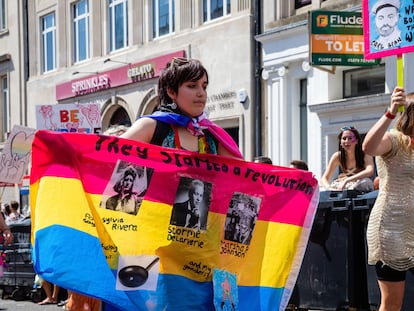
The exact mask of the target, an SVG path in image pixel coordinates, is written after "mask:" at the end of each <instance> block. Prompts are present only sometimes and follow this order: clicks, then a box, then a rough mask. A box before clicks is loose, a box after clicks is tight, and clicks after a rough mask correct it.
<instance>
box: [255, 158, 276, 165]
mask: <svg viewBox="0 0 414 311" xmlns="http://www.w3.org/2000/svg"><path fill="white" fill-rule="evenodd" d="M254 162H255V163H266V164H273V162H272V159H271V158H269V157H266V156H258V157H255V158H254Z"/></svg>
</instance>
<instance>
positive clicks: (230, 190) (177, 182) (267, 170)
mask: <svg viewBox="0 0 414 311" xmlns="http://www.w3.org/2000/svg"><path fill="white" fill-rule="evenodd" d="M32 157H33V158H32V171H31V185H30V198H31V208H32V221H33V246H34V247H33V261H34V266H35V270H36V272H37V273H39V274H40V275H41V276H42V277H43V278H44V279H46V280H49V281H51V282H53V283H56V284H58V285H60V286H62V287H64V288H67V289H73V290H76V291H78V292H81V293H85V294H88V295H90V296H94V297H97V298H99V299H102V300H103V301H104V302H105V305H106V306H109V307H110V309H120V310H180V311H182V310H203V311H204V310H246V311H247V310H249V311H250V310H284V309H285V306H286V305H287V303H288V300H289V297H290V295H291V291H292V289H293V286H294V284H295V281H296V278H297V274H298V272H299V269H300V265H301V262H302V258H303V255H304V252H305V249H306V245H307V241H308V238H309V234H310V229H311V226H312V222H313V217H314V214H315V210H316V206H317V201H318V199H319V189H318V186H317V181H316V180H315V178H314V177H313V176H312V173H310V172H306V171H300V170H295V169H289V168H285V167H276V166H271V165H268V164H258V163H250V162H245V161H242V160H237V159H231V158H225V157H220V156H213V155H205V154H197V153H191V152H187V151H184V150H177V149H169V148H162V147H158V146H153V145H149V144H144V143H139V142H135V141H131V140H126V139H119V138H117V137H113V136H101V135H95V134H79V133H64V134H62V133H55V132H49V131H37V133H36V135H35V139H34V142H33V150H32ZM128 183H129V185H130V187H128ZM121 184H122V185H123V187H121V186H120V185H121ZM193 184H194V185H195V186H194V188H192V185H193ZM200 184H201V186H200ZM131 185H132V186H131ZM125 189H129V192H127V191H126V190H125ZM194 189H198V190H194ZM200 189H201V190H200ZM193 197H194V198H196V200H197V201H198V202H199V204H198V205H196V207H194V206H192V205H189V204H188V203H187V201H188V200H189V199H191V198H193ZM197 198H198V199H197Z"/></svg>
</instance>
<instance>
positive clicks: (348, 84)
mask: <svg viewBox="0 0 414 311" xmlns="http://www.w3.org/2000/svg"><path fill="white" fill-rule="evenodd" d="M376 69H380V70H382V72H383V75H382V78H383V83H382V87H383V88H382V89H381V90H379V89H376V88H375V87H374V88H372V90H367V91H363V92H358V91H355V90H354V91H353V90H352V87H353V83H352V81H354V80H352V77H348V75H352V74H354V73H364V72H366V73H367V76H365V77H364V76H360V77H359V78H357V80H360V81H365V82H367V83H368V82H370V83H372V82H373V81H375V80H374V79H373V78H372V74H373V73H375V70H376ZM370 75H371V77H370ZM385 75H386V74H385V64H384V63H382V64H379V65H374V66H361V67H358V68H354V69H349V70H344V71H343V72H342V79H343V83H342V87H343V90H342V93H343V98H353V97H359V96H366V95H374V94H383V93H384V92H385Z"/></svg>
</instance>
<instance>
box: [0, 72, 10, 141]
mask: <svg viewBox="0 0 414 311" xmlns="http://www.w3.org/2000/svg"><path fill="white" fill-rule="evenodd" d="M5 82H6V86H5V85H4V83H5ZM0 90H1V108H0V109H1V121H2V122H1V123H2V125H1V129H0V130H1V134H2V135H1V137H0V141H5V140H6V139H7V133H9V132H10V131H11V111H10V109H11V107H10V93H9V77H8V74H3V75H0Z"/></svg>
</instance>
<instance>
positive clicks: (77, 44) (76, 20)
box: [72, 0, 91, 64]
mask: <svg viewBox="0 0 414 311" xmlns="http://www.w3.org/2000/svg"><path fill="white" fill-rule="evenodd" d="M81 3H84V4H85V12H84V13H81V14H79V5H80V4H81ZM72 14H73V16H72V26H73V28H72V29H73V63H74V64H76V63H80V62H83V61H85V60H88V59H90V22H89V21H90V16H91V15H90V10H89V0H79V1H76V2H74V3H73V5H72ZM82 22H84V29H82V31H84V34H83V35H84V36H83V37H84V42H81V41H80V39H79V38H81V37H82V35H81V30H80V27H81V25H82ZM82 44H83V46H82ZM81 48H82V52H83V53H84V54H85V57H84V58H82V59H81V56H80V55H81ZM83 50H84V51H83Z"/></svg>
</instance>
